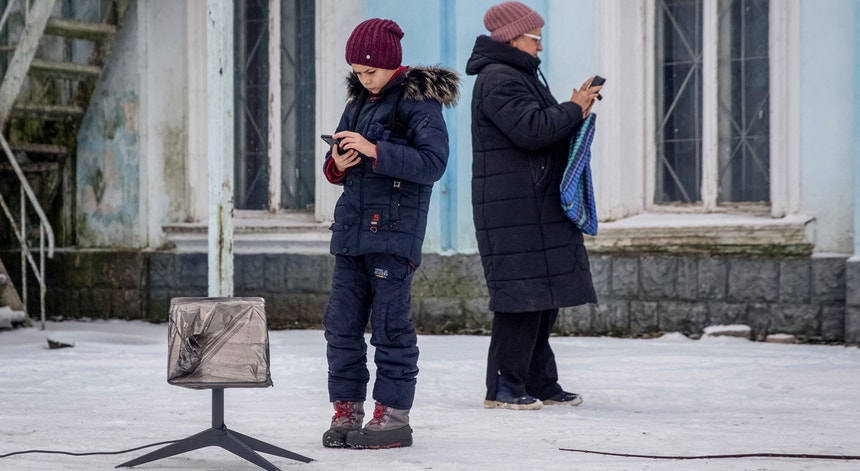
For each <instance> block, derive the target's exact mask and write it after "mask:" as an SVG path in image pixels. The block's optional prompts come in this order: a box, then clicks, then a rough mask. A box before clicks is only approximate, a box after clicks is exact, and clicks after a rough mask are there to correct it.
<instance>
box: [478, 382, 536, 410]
mask: <svg viewBox="0 0 860 471" xmlns="http://www.w3.org/2000/svg"><path fill="white" fill-rule="evenodd" d="M542 405H543V404H542V403H541V401H539V400H538V399H537V398H536V397H533V396H529V395H528V394H525V395H523V396H514V393H513V391H512V390H511V386H510V385H509V384H508V382H507V381H506V380H505V377H504V376H502V375H499V376H498V378H496V398H495V399H486V400H485V401H484V408H485V409H515V410H535V409H540V408H541V406H542Z"/></svg>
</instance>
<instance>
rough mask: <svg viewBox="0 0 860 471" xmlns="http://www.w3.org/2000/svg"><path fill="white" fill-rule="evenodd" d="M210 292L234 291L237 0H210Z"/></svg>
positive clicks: (211, 294)
mask: <svg viewBox="0 0 860 471" xmlns="http://www.w3.org/2000/svg"><path fill="white" fill-rule="evenodd" d="M206 58H207V61H206V80H207V95H208V99H207V105H208V108H207V109H208V111H207V146H206V147H207V155H208V163H209V297H232V296H233V152H234V149H235V146H234V144H233V2H225V1H223V0H207V18H206Z"/></svg>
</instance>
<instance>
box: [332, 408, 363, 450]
mask: <svg viewBox="0 0 860 471" xmlns="http://www.w3.org/2000/svg"><path fill="white" fill-rule="evenodd" d="M363 420H364V403H361V402H345V401H336V402H335V403H334V415H333V416H332V418H331V428H329V429H328V430H326V432H325V433H323V437H322V443H323V446H324V447H326V448H345V447H346V434H347V432H349V431H350V430H358V429H360V428H361V422H362V421H363Z"/></svg>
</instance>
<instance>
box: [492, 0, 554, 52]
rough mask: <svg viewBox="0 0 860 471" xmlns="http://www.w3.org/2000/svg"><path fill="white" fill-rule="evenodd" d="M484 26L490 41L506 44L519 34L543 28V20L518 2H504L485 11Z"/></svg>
mask: <svg viewBox="0 0 860 471" xmlns="http://www.w3.org/2000/svg"><path fill="white" fill-rule="evenodd" d="M484 26H485V27H486V28H487V30H488V31H489V32H490V39H493V40H496V41H499V42H503V43H506V42H508V41H510V40H511V39H514V38H515V37H517V36H519V35H521V34H524V33H528V32H529V31H531V30H533V29H537V28H540V27H543V18H541V16H540V15H539V14H538V12H536V11H534V10H532V9H531V8H529V7H527V6H525V5H523V4H522V3H520V2H504V3H500V4H498V5H496V6H493V7H490V9H489V10H487V13H485V14H484Z"/></svg>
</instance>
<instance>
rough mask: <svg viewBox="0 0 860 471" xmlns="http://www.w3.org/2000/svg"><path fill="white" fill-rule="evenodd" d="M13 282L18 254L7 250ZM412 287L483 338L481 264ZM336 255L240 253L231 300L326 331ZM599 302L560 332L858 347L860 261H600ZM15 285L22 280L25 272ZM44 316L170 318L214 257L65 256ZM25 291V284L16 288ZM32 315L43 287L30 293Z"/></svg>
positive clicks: (431, 268) (446, 326)
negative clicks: (715, 335)
mask: <svg viewBox="0 0 860 471" xmlns="http://www.w3.org/2000/svg"><path fill="white" fill-rule="evenodd" d="M0 257H2V259H3V261H4V263H6V265H7V268H8V270H9V273H10V275H11V277H12V278H13V280H14V281H15V282H16V285H18V280H17V279H16V278H17V277H16V275H18V274H19V273H20V268H19V267H18V266H17V264H16V263H18V262H19V260H20V257H19V256H18V255H17V253H16V252H0ZM424 260H425V261H424V264H423V265H422V266H421V267H420V268H419V270H418V272H417V273H416V276H415V281H414V284H413V306H414V310H415V313H414V318H415V322H416V325H417V326H418V328H419V329H420V331H421V332H423V333H486V332H488V331H489V328H490V325H491V319H492V316H491V313H490V312H489V311H488V310H487V301H488V299H487V289H486V286H485V284H484V279H483V272H482V269H481V264H480V259H479V258H478V256H477V255H451V256H447V255H437V254H426V255H425V259H424ZM333 261H334V260H333V257H332V256H330V255H300V254H263V255H236V257H235V261H234V265H235V274H234V286H235V295H236V296H260V297H263V298H264V299H265V300H266V310H267V315H268V319H269V323H270V327H271V328H273V329H284V328H320V327H321V319H322V313H323V310H324V309H325V306H326V303H327V301H328V293H329V286H330V283H331V276H332V268H333ZM591 264H592V274H593V277H594V282H595V288H596V290H597V294H598V299H599V303H598V304H595V305H586V306H578V307H575V308H565V309H562V310H561V314H560V316H559V321H558V324H557V326H556V330H557V332H558V333H559V334H563V335H613V336H652V335H656V334H659V333H660V332H668V331H677V332H683V333H684V334H687V335H690V336H694V337H696V336H699V335H701V334H702V332H703V330H704V329H705V327H707V326H709V325H730V324H744V325H748V326H750V328H751V329H752V335H753V337H754V338H755V339H758V340H764V339H765V338H766V337H767V335H769V334H791V335H794V336H796V337H797V338H798V339H799V340H800V341H806V342H833V343H843V342H844V343H850V344H858V343H860V294H858V293H860V260H853V259H848V258H847V257H836V256H834V257H815V256H812V257H810V256H798V257H794V256H783V257H769V256H744V255H719V256H709V255H704V254H687V255H681V254H638V255H637V254H628V253H624V254H594V255H592V256H591ZM18 276H20V275H18ZM47 278H48V285H49V288H48V293H47V312H48V317H49V318H62V319H70V318H71V319H77V318H93V319H143V320H148V321H152V322H165V321H166V320H167V314H168V307H169V303H170V299H171V298H173V297H178V296H206V294H207V280H208V278H207V256H206V254H202V253H200V254H196V253H195V254H186V253H172V252H131V251H127V252H116V251H97V250H87V251H69V250H58V251H57V253H56V254H55V257H54V258H53V259H52V260H49V261H48V263H47ZM18 286H20V285H18ZM29 289H30V293H31V296H30V300H29V306H30V312H38V305H37V304H35V303H36V299H37V297H38V296H36V295H34V293H38V288H37V287H36V286H35V284H33V283H31V285H30V288H29Z"/></svg>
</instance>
